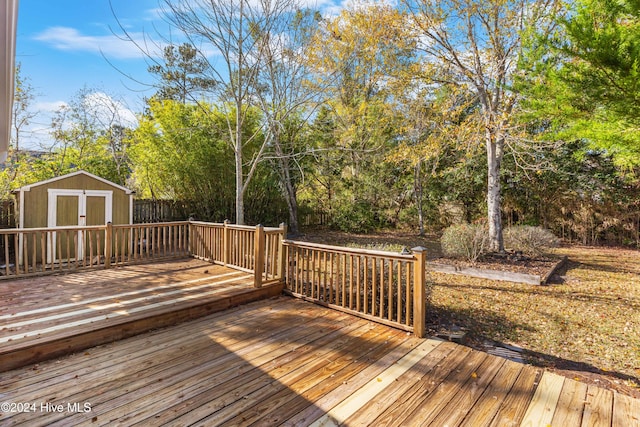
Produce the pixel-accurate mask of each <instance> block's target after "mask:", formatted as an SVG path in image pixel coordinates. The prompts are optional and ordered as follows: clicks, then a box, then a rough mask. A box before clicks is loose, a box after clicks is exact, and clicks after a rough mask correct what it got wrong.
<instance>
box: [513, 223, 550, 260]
mask: <svg viewBox="0 0 640 427" xmlns="http://www.w3.org/2000/svg"><path fill="white" fill-rule="evenodd" d="M558 243H559V241H558V238H557V237H556V236H554V235H553V233H551V232H550V231H549V230H547V229H545V228H542V227H533V226H530V225H517V226H514V227H509V228H507V229H505V231H504V246H505V248H506V249H509V250H512V251H522V252H523V253H524V254H526V255H531V256H535V255H541V254H542V253H544V252H545V251H546V250H548V249H549V248H555V247H556V246H558Z"/></svg>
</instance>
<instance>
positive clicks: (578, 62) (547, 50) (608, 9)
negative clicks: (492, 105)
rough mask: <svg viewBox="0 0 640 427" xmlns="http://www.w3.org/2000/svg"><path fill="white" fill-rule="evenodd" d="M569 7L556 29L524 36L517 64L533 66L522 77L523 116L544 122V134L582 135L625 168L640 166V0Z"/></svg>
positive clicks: (600, 0) (595, 0)
mask: <svg viewBox="0 0 640 427" xmlns="http://www.w3.org/2000/svg"><path fill="white" fill-rule="evenodd" d="M570 7H571V8H570V9H569V10H568V11H567V12H566V13H564V14H559V15H558V16H557V18H556V20H557V22H558V23H559V27H558V29H557V31H555V32H553V33H551V34H540V33H539V32H535V33H534V34H533V35H532V37H531V38H530V40H529V46H528V47H529V49H528V56H527V57H526V61H523V63H522V67H523V68H525V69H528V70H530V71H533V72H530V73H529V75H528V76H527V77H528V78H526V79H524V82H523V83H524V84H523V88H524V89H525V90H527V91H528V95H529V96H528V100H527V101H528V102H527V104H528V105H527V106H528V109H529V112H530V114H529V117H528V118H529V119H533V120H538V123H540V124H541V125H542V130H543V131H544V132H541V137H542V138H557V139H564V140H571V139H577V138H582V139H585V140H586V141H588V142H589V144H590V145H589V146H588V147H589V148H591V149H604V150H606V151H607V152H608V153H609V154H611V155H613V159H614V161H615V162H616V164H617V165H619V166H621V167H623V168H625V169H627V170H631V169H632V168H634V167H635V166H637V165H639V164H640V136H639V135H640V132H638V130H639V128H640V17H639V14H640V5H639V4H638V2H637V1H632V0H628V1H627V0H623V1H610V0H581V1H578V2H575V3H572V4H570ZM564 15H566V17H565V16H564Z"/></svg>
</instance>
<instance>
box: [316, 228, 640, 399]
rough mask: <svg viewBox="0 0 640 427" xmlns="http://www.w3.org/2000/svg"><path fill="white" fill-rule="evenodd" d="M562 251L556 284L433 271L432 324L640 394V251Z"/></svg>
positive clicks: (364, 241) (360, 242) (399, 240)
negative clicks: (563, 260) (459, 330)
mask: <svg viewBox="0 0 640 427" xmlns="http://www.w3.org/2000/svg"><path fill="white" fill-rule="evenodd" d="M327 237H328V238H327ZM308 240H312V241H318V242H320V241H322V242H323V243H328V244H341V245H350V246H360V247H370V248H371V247H376V248H384V247H385V246H384V245H385V244H387V243H392V245H390V246H389V247H394V248H395V246H393V245H400V247H401V246H408V247H412V246H416V245H417V244H420V245H423V246H430V247H434V245H429V242H425V241H424V240H423V239H422V238H417V237H416V236H409V235H405V236H397V235H396V236H390V235H388V234H383V235H378V236H371V235H370V236H366V237H365V236H349V235H336V234H332V235H327V234H325V233H322V235H312V236H310V238H309V239H308ZM434 250H436V249H435V248H434ZM556 252H557V253H558V254H561V255H567V256H568V259H569V261H568V263H567V266H566V268H565V271H563V272H561V275H562V280H559V281H556V283H552V284H551V285H550V286H532V285H523V284H517V283H509V282H501V281H491V280H486V279H476V278H471V277H466V276H457V275H448V274H441V273H435V272H431V273H429V278H428V280H429V285H430V307H429V309H428V319H427V323H428V325H429V327H430V328H431V330H432V332H433V333H435V332H436V331H438V329H440V328H445V329H446V328H450V327H451V326H452V325H456V326H458V327H461V328H463V329H465V330H467V337H468V343H469V345H471V346H474V347H478V348H482V346H483V343H484V342H485V341H486V340H490V341H496V342H500V343H506V344H512V345H516V346H518V347H521V348H523V349H524V350H525V355H526V357H527V359H528V361H529V362H530V363H533V364H535V365H539V366H545V367H547V368H549V369H553V370H556V371H558V372H559V373H562V374H564V375H567V376H570V377H571V378H574V379H577V380H582V381H586V382H590V383H595V384H598V385H601V386H604V387H609V388H614V389H618V390H620V391H622V392H625V393H627V394H631V395H633V396H635V397H640V332H639V331H640V252H638V251H632V250H624V249H614V248H593V247H568V248H559V249H556Z"/></svg>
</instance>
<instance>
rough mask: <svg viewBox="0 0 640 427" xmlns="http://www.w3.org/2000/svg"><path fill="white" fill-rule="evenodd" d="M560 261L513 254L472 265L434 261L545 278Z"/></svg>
mask: <svg viewBox="0 0 640 427" xmlns="http://www.w3.org/2000/svg"><path fill="white" fill-rule="evenodd" d="M559 260H560V258H559V257H555V256H537V257H528V256H524V255H515V254H513V253H507V254H504V255H500V254H488V255H486V256H483V257H482V258H480V259H478V261H477V262H475V263H472V262H469V261H465V260H460V259H453V258H445V257H439V258H436V259H434V260H433V262H434V263H439V264H448V265H454V266H456V267H460V268H466V267H472V268H482V269H486V270H496V271H511V272H514V273H525V274H536V275H539V276H544V275H545V274H547V273H548V272H549V271H550V270H551V269H552V268H553V267H554V266H555V265H556V264H557V262H558V261H559Z"/></svg>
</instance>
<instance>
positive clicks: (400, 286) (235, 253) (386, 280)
mask: <svg viewBox="0 0 640 427" xmlns="http://www.w3.org/2000/svg"><path fill="white" fill-rule="evenodd" d="M286 233H287V228H286V226H285V225H284V224H282V225H280V227H277V228H275V227H263V226H262V225H258V226H255V227H249V226H241V225H233V224H229V223H228V222H224V223H206V222H197V221H180V222H166V223H155V224H134V225H111V224H107V225H105V226H90V227H57V228H31V229H29V228H27V229H5V230H0V278H7V277H16V276H28V275H34V274H47V273H54V272H58V271H66V270H74V269H79V268H96V267H101V268H110V267H111V266H113V265H124V264H131V263H139V262H149V261H156V260H163V259H169V258H184V257H187V256H192V257H196V258H200V259H203V260H206V261H209V262H213V263H218V264H222V265H226V266H230V267H233V268H236V269H239V270H243V271H247V272H251V273H253V274H254V286H255V287H261V286H263V285H265V284H270V283H275V282H285V292H287V293H289V294H291V295H294V296H297V297H299V298H303V299H307V300H311V301H314V302H316V303H319V304H323V305H326V306H329V307H332V308H335V309H338V310H343V311H346V312H349V313H352V314H355V315H358V316H361V317H365V318H368V319H371V320H374V321H377V322H381V323H385V324H389V325H392V326H394V327H399V328H401V329H405V330H408V331H413V332H414V334H416V335H417V336H424V333H425V325H424V323H425V304H426V301H425V291H426V284H425V267H426V252H425V249H424V248H414V249H413V250H412V252H410V253H406V254H405V253H402V254H399V253H393V252H383V251H371V250H365V249H355V248H346V247H338V246H328V245H320V244H314V243H308V242H298V241H290V240H285V237H286Z"/></svg>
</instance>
